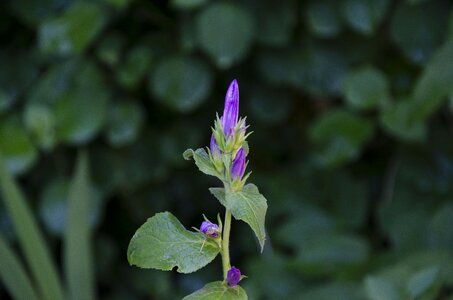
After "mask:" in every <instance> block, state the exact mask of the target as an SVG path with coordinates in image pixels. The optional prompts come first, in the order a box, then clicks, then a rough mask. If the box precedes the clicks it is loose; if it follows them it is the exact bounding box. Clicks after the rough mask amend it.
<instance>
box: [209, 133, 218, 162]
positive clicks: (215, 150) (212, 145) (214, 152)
mask: <svg viewBox="0 0 453 300" xmlns="http://www.w3.org/2000/svg"><path fill="white" fill-rule="evenodd" d="M209 148H210V150H211V153H212V156H213V157H220V148H219V145H218V144H217V141H216V140H215V137H214V134H213V135H211V142H210V143H209Z"/></svg>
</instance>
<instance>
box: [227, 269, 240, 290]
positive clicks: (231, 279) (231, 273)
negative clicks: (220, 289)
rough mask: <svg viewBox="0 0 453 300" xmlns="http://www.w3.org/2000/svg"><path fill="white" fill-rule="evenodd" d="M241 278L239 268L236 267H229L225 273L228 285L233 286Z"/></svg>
mask: <svg viewBox="0 0 453 300" xmlns="http://www.w3.org/2000/svg"><path fill="white" fill-rule="evenodd" d="M240 280H241V270H239V269H238V268H236V267H234V266H233V267H231V269H229V270H228V273H227V279H226V281H227V283H228V285H229V286H230V287H235V286H236V285H237V284H238V283H239V281H240Z"/></svg>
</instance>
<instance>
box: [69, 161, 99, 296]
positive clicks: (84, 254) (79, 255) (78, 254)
mask: <svg viewBox="0 0 453 300" xmlns="http://www.w3.org/2000/svg"><path fill="white" fill-rule="evenodd" d="M88 172H89V162H88V157H87V154H86V152H81V153H80V154H79V156H78V159H77V166H76V171H75V175H74V177H73V179H72V182H71V185H70V188H69V194H68V213H67V214H68V222H67V226H66V230H65V236H64V267H65V275H66V280H67V282H68V290H69V295H70V297H71V298H72V299H87V300H90V299H95V292H94V285H95V279H94V270H93V257H92V255H93V254H92V245H91V239H92V233H91V232H90V229H91V228H90V220H89V216H90V208H91V202H92V200H93V199H91V191H90V182H89V175H88Z"/></svg>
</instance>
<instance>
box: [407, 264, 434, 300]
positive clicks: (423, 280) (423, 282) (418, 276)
mask: <svg viewBox="0 0 453 300" xmlns="http://www.w3.org/2000/svg"><path fill="white" fill-rule="evenodd" d="M438 274H439V268H438V267H437V266H434V267H430V268H427V269H424V270H421V271H419V272H417V273H415V274H414V275H412V277H411V278H410V279H409V281H408V282H407V291H408V293H409V295H410V297H411V299H415V298H417V297H419V296H420V295H422V294H423V293H424V292H425V291H426V290H427V289H429V288H430V286H431V285H432V284H434V282H435V280H436V277H437V275H438Z"/></svg>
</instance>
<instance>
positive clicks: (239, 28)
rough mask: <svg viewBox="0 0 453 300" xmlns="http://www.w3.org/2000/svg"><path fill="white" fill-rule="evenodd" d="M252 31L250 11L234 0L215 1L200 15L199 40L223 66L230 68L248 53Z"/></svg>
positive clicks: (217, 63)
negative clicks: (233, 1)
mask: <svg viewBox="0 0 453 300" xmlns="http://www.w3.org/2000/svg"><path fill="white" fill-rule="evenodd" d="M253 33H254V24H253V22H252V19H251V16H250V15H249V13H248V11H247V10H246V9H244V8H243V7H241V6H238V5H236V4H234V3H232V2H216V3H213V4H211V5H210V6H208V7H206V8H205V9H204V10H203V11H202V12H201V13H200V14H199V16H198V20H197V35H198V42H199V44H200V46H201V48H202V49H203V50H204V51H205V52H206V53H207V54H208V55H209V56H211V58H212V59H213V60H214V62H215V63H216V65H217V66H218V67H219V68H220V69H228V68H229V67H231V66H232V65H233V64H235V63H236V62H239V61H240V60H241V59H242V58H243V57H244V56H245V55H246V54H247V52H248V50H249V48H250V46H251V45H252V38H253Z"/></svg>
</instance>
